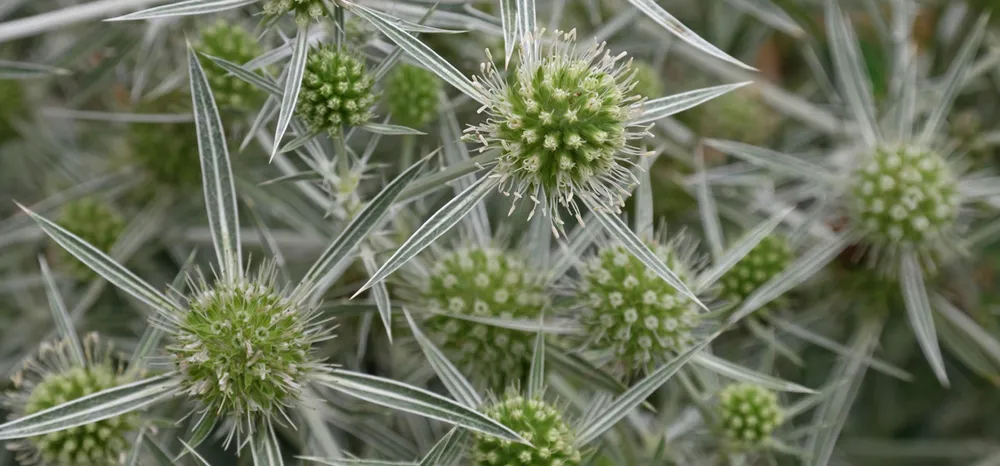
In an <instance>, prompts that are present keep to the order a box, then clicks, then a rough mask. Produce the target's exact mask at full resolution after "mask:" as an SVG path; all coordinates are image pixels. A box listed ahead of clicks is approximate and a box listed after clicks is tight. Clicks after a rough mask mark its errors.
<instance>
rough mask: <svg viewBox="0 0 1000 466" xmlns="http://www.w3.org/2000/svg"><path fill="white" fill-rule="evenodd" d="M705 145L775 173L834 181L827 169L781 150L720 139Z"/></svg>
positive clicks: (711, 140) (823, 181)
mask: <svg viewBox="0 0 1000 466" xmlns="http://www.w3.org/2000/svg"><path fill="white" fill-rule="evenodd" d="M705 145H706V146H708V147H711V148H713V149H715V150H718V151H721V152H724V153H726V154H729V155H732V156H734V157H738V158H740V159H743V160H746V161H747V162H750V163H752V164H754V165H759V166H762V167H764V168H767V169H768V170H771V171H774V172H775V173H782V174H786V175H792V176H796V177H802V178H805V179H807V180H814V181H817V182H820V183H827V184H831V183H834V182H836V177H834V175H833V174H832V173H830V171H829V170H826V169H825V168H823V167H821V166H819V165H816V164H814V163H811V162H807V161H805V160H802V159H800V158H798V157H793V156H791V155H787V154H782V153H781V152H776V151H773V150H770V149H763V148H760V147H756V146H751V145H749V144H743V143H741V142H735V141H723V140H720V139H708V140H706V141H705Z"/></svg>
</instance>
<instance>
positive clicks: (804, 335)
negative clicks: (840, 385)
mask: <svg viewBox="0 0 1000 466" xmlns="http://www.w3.org/2000/svg"><path fill="white" fill-rule="evenodd" d="M767 321H768V323H770V324H772V325H773V326H774V327H775V328H777V329H779V330H782V331H784V332H787V333H788V334H790V335H792V336H794V337H796V338H799V339H800V340H803V341H806V342H809V343H812V344H814V345H816V346H819V347H820V348H824V349H827V350H830V351H832V352H834V353H837V354H838V355H839V356H842V357H848V356H849V355H850V352H851V349H850V348H848V347H846V346H844V345H842V344H840V343H838V342H836V341H834V340H832V339H830V338H828V337H825V336H823V335H819V334H816V333H814V332H811V331H809V330H808V329H805V328H802V327H800V326H798V325H795V324H794V323H792V322H788V321H785V320H783V319H778V318H774V317H769V318H768V320H767ZM998 354H1000V353H998ZM998 361H1000V359H998ZM864 362H865V364H867V365H868V366H869V367H871V368H872V369H873V370H876V371H879V372H881V373H883V374H885V375H888V376H890V377H895V378H897V379H899V380H902V381H904V382H910V381H912V380H913V375H911V374H910V373H909V372H906V371H905V370H903V369H900V368H899V367H896V366H894V365H892V364H889V363H887V362H885V361H883V360H881V359H878V358H874V357H872V358H868V357H866V358H865V361H864Z"/></svg>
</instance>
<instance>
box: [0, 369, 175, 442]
mask: <svg viewBox="0 0 1000 466" xmlns="http://www.w3.org/2000/svg"><path fill="white" fill-rule="evenodd" d="M175 377H176V375H175V374H165V375H160V376H156V377H150V378H148V379H144V380H140V381H138V382H132V383H130V384H126V385H121V386H118V387H112V388H109V389H106V390H101V391H99V392H97V393H93V394H90V395H87V396H83V397H80V398H77V399H75V400H72V401H69V402H66V403H63V404H60V405H57V406H53V407H51V408H49V409H46V410H43V411H39V412H37V413H34V414H31V415H28V416H25V417H22V418H18V419H15V420H13V421H10V422H8V423H6V424H4V425H0V440H12V439H18V438H25V437H34V436H36V435H43V434H47V433H50V432H58V431H61V430H66V429H70V428H73V427H77V426H82V425H85V424H91V423H94V422H97V421H101V420H104V419H108V418H112V417H115V416H119V415H122V414H125V413H129V412H132V411H136V410H139V409H142V408H144V407H146V406H149V405H150V404H153V403H156V402H157V401H160V400H162V399H164V398H167V397H169V396H173V394H174V393H175V392H176V390H177V380H176V378H175Z"/></svg>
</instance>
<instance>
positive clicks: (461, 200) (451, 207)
mask: <svg viewBox="0 0 1000 466" xmlns="http://www.w3.org/2000/svg"><path fill="white" fill-rule="evenodd" d="M499 183H500V178H499V177H495V176H491V175H486V176H484V177H482V178H480V179H479V180H478V181H476V182H475V183H474V184H473V185H472V186H469V187H468V188H467V189H466V190H465V191H462V192H461V193H459V194H458V195H457V196H455V197H454V198H452V200H451V201H449V202H448V203H447V204H445V205H444V207H442V208H441V209H440V210H438V211H437V212H435V213H434V215H431V217H430V218H429V219H427V221H425V222H424V224H423V225H420V228H418V229H417V231H415V232H414V233H413V235H411V236H410V238H409V239H407V240H406V242H405V243H403V245H402V246H400V247H399V249H397V250H396V252H395V253H394V254H393V255H392V257H390V258H389V260H387V261H386V262H385V263H384V264H382V267H381V268H380V269H379V270H378V272H376V273H375V275H374V276H373V277H371V278H370V279H369V280H368V283H365V285H364V286H362V287H361V289H360V290H358V292H357V293H355V294H354V296H357V295H358V294H360V293H361V292H363V291H364V290H367V289H368V288H369V287H371V286H372V285H373V284H375V283H378V282H380V281H382V280H384V279H385V278H386V277H388V276H389V275H390V274H392V273H393V272H395V271H396V270H397V269H399V268H400V267H402V266H403V264H405V263H407V262H408V261H409V260H410V259H412V258H413V257H415V256H416V255H417V254H419V253H420V252H421V251H423V250H424V249H425V248H426V247H427V246H430V245H431V243H433V242H434V241H436V240H437V239H438V238H440V237H441V236H442V235H444V234H445V233H447V232H448V230H450V229H451V228H452V227H453V226H455V224H457V223H458V222H459V221H460V220H462V217H465V215H466V214H468V213H469V212H471V211H472V209H473V208H475V207H476V205H477V204H479V201H481V200H483V198H484V197H486V195H487V194H489V192H490V191H491V190H492V189H493V188H495V187H496V186H497V185H498V184H499Z"/></svg>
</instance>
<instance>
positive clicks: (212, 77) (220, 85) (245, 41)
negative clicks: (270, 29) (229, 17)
mask: <svg viewBox="0 0 1000 466" xmlns="http://www.w3.org/2000/svg"><path fill="white" fill-rule="evenodd" d="M198 49H199V51H200V52H201V53H204V54H206V55H210V56H213V57H216V58H221V59H223V60H226V61H229V62H232V63H235V64H237V65H242V64H244V63H246V62H249V61H250V60H253V59H254V58H257V57H258V56H259V55H260V54H261V53H263V49H262V48H261V46H260V44H258V43H257V40H256V39H254V37H253V36H251V35H250V32H249V31H247V30H246V29H245V28H244V27H242V26H240V25H237V24H231V23H229V22H226V21H222V20H220V21H218V22H216V23H215V24H213V25H212V26H210V27H208V28H206V29H204V30H202V31H201V44H200V45H199V47H198ZM205 76H206V77H207V78H208V82H209V84H210V85H211V87H212V94H213V95H214V96H215V102H216V104H218V106H219V107H220V108H223V109H230V110H244V111H245V110H250V109H252V108H253V107H254V106H255V105H256V104H257V103H258V102H260V101H261V99H262V97H263V94H262V93H261V92H260V90H258V89H257V88H255V87H254V86H253V85H252V84H250V83H248V82H246V81H243V80H242V79H240V78H237V77H235V76H232V75H230V74H229V72H228V71H226V70H225V69H223V68H222V67H220V66H218V65H216V64H215V63H211V62H209V63H208V64H207V65H206V66H205Z"/></svg>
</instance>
